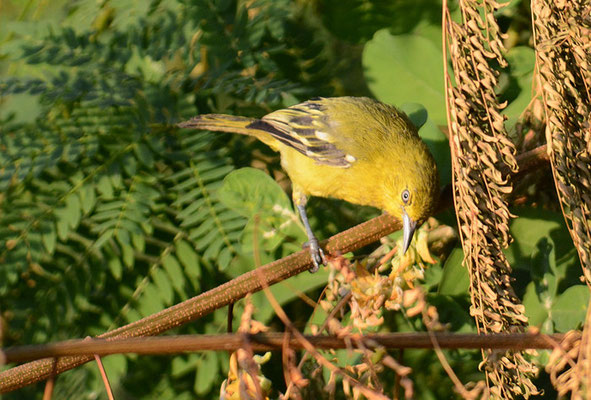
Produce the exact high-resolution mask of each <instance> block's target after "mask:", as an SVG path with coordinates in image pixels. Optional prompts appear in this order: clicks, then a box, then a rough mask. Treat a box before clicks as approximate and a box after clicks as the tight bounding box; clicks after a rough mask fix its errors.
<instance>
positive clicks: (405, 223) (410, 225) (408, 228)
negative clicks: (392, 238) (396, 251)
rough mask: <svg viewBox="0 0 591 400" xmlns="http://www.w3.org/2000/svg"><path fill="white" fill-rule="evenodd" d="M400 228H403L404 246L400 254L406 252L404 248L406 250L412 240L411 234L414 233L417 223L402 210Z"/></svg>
mask: <svg viewBox="0 0 591 400" xmlns="http://www.w3.org/2000/svg"><path fill="white" fill-rule="evenodd" d="M402 228H403V230H404V235H403V241H404V244H403V245H404V248H403V252H402V254H404V253H406V250H408V246H410V242H411V241H412V235H413V234H414V233H415V229H417V223H416V222H415V221H413V220H412V219H410V217H409V216H408V214H407V213H406V211H403V212H402Z"/></svg>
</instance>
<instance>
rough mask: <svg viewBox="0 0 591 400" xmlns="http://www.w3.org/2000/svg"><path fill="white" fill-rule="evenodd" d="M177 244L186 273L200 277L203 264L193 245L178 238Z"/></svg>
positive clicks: (196, 277)
mask: <svg viewBox="0 0 591 400" xmlns="http://www.w3.org/2000/svg"><path fill="white" fill-rule="evenodd" d="M175 246H176V254H177V257H178V259H179V261H180V262H181V264H182V265H183V267H185V273H186V274H187V275H188V276H190V277H191V278H195V279H198V278H199V277H200V276H201V266H200V264H199V258H198V257H197V253H196V252H195V250H194V249H193V247H191V245H190V244H189V243H187V242H186V241H184V240H178V241H177V242H176V244H175Z"/></svg>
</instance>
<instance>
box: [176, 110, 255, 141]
mask: <svg viewBox="0 0 591 400" xmlns="http://www.w3.org/2000/svg"><path fill="white" fill-rule="evenodd" d="M255 121H256V120H255V119H254V118H246V117H238V116H235V115H224V114H203V115H198V116H196V117H193V118H191V119H190V120H188V121H184V122H181V123H179V124H178V126H179V127H180V128H188V129H203V130H208V131H219V132H231V133H239V134H241V135H251V136H252V135H255V136H256V134H255V133H254V132H253V129H250V128H247V126H248V125H250V124H252V123H253V122H255Z"/></svg>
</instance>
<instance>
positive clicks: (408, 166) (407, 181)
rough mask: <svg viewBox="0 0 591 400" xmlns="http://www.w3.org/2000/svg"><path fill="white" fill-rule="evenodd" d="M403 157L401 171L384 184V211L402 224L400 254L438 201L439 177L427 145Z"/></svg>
mask: <svg viewBox="0 0 591 400" xmlns="http://www.w3.org/2000/svg"><path fill="white" fill-rule="evenodd" d="M419 147H420V148H419V149H413V150H414V151H411V152H410V153H412V154H406V157H405V166H404V171H400V172H398V171H396V172H395V173H394V174H393V176H392V179H391V180H389V182H387V184H388V186H389V187H388V188H387V190H386V192H387V196H388V199H387V206H386V207H385V209H386V211H387V212H388V213H389V214H391V215H392V216H394V217H396V218H397V219H398V220H400V221H402V225H403V246H404V247H403V252H404V253H406V250H408V247H409V246H410V242H411V241H412V238H413V234H414V231H415V229H416V228H417V227H419V226H420V225H421V224H422V223H423V222H424V221H425V220H426V219H427V218H428V217H429V216H430V215H431V214H432V213H433V211H435V207H436V205H437V201H438V200H439V175H438V173H437V166H436V164H435V160H434V159H433V157H432V156H431V153H429V150H428V149H427V146H426V145H424V144H423V143H422V142H421V145H420V146H419Z"/></svg>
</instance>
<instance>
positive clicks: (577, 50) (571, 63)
mask: <svg viewBox="0 0 591 400" xmlns="http://www.w3.org/2000/svg"><path fill="white" fill-rule="evenodd" d="M532 16H533V21H534V37H535V41H536V64H537V69H538V80H539V85H540V87H541V88H542V93H543V99H544V109H545V114H546V140H547V143H548V152H549V155H550V160H551V162H552V172H553V174H554V181H555V184H556V189H557V192H558V198H559V199H560V204H561V206H562V211H563V214H564V217H565V220H566V223H567V226H568V228H569V231H570V234H571V237H572V239H573V242H574V244H575V247H576V248H577V251H578V254H579V259H580V260H581V266H582V267H583V273H584V276H585V279H586V281H587V285H591V224H590V221H591V210H590V207H591V4H590V3H589V2H588V1H583V0H574V1H546V0H536V1H533V2H532ZM589 319H590V318H589V313H588V314H587V319H586V321H585V329H584V330H583V336H582V338H580V340H577V341H575V342H574V343H571V346H570V347H569V350H568V351H560V350H555V351H554V353H553V357H552V358H551V359H550V362H549V363H548V369H549V371H550V374H551V378H552V382H553V383H554V386H555V387H556V388H557V390H558V392H559V394H561V395H563V396H566V394H567V393H568V392H571V393H572V397H571V398H573V399H583V398H589V397H590V396H591V393H590V391H591V321H590V320H589Z"/></svg>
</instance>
